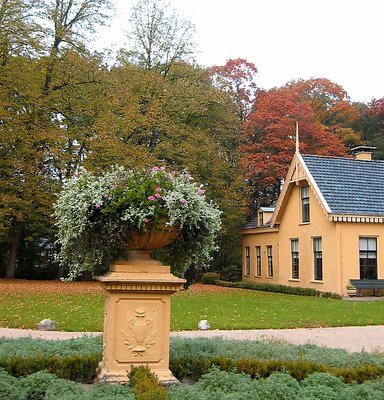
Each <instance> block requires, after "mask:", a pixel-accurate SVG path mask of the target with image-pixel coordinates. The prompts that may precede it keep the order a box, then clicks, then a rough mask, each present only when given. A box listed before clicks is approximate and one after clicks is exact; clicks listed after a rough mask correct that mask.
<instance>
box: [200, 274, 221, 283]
mask: <svg viewBox="0 0 384 400" xmlns="http://www.w3.org/2000/svg"><path fill="white" fill-rule="evenodd" d="M219 279H220V274H218V273H217V272H205V273H204V274H203V275H201V278H200V280H201V283H205V284H207V285H215V284H216V282H217V281H218V280H219Z"/></svg>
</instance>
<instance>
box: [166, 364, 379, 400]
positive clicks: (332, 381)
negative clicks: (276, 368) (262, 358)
mask: <svg viewBox="0 0 384 400" xmlns="http://www.w3.org/2000/svg"><path fill="white" fill-rule="evenodd" d="M375 383H376V382H374V383H370V382H368V383H365V384H361V385H356V384H346V383H344V382H343V381H341V380H340V379H338V378H336V377H334V376H332V375H330V374H328V373H315V374H312V375H310V376H309V377H308V378H306V379H304V380H303V381H301V382H300V381H297V380H296V379H294V378H293V377H292V376H290V375H289V374H288V373H287V372H275V373H273V374H271V375H270V376H269V378H267V379H251V378H250V377H247V376H246V375H244V374H239V373H237V372H235V371H230V372H226V371H221V370H219V369H218V368H217V367H213V368H211V369H210V371H209V372H208V373H207V374H206V375H204V376H203V377H202V378H201V379H200V380H199V381H198V382H197V383H196V384H195V385H192V386H191V385H180V386H175V387H172V388H171V389H170V393H171V396H172V399H173V400H190V399H194V400H206V399H212V400H213V399H215V400H216V399H220V400H265V399H271V400H288V399H289V400H295V399H297V400H299V399H305V400H360V399H367V400H368V399H369V400H370V399H372V400H376V399H381V398H383V391H382V383H380V384H376V385H375Z"/></svg>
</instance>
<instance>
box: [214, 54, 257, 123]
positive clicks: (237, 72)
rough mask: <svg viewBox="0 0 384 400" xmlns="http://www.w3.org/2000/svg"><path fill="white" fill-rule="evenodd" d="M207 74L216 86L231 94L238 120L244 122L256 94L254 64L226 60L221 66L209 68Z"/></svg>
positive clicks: (243, 60)
mask: <svg viewBox="0 0 384 400" xmlns="http://www.w3.org/2000/svg"><path fill="white" fill-rule="evenodd" d="M209 72H210V75H211V78H212V80H213V82H214V83H215V84H216V85H217V86H219V87H221V88H222V89H224V90H225V91H227V92H228V93H230V94H232V96H233V98H234V101H235V104H236V107H237V110H238V111H237V113H238V115H239V118H240V120H241V121H245V120H246V119H247V117H248V115H249V112H250V111H251V109H252V104H253V101H254V99H255V94H256V92H257V85H256V82H255V79H256V75H257V73H258V71H257V68H256V66H255V64H253V63H251V62H248V61H247V60H245V59H244V58H236V59H234V60H228V61H227V62H226V64H225V65H223V66H213V67H211V68H210V71H209Z"/></svg>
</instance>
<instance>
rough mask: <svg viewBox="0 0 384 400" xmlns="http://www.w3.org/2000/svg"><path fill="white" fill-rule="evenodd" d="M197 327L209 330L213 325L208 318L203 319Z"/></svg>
mask: <svg viewBox="0 0 384 400" xmlns="http://www.w3.org/2000/svg"><path fill="white" fill-rule="evenodd" d="M197 327H198V328H199V330H201V331H208V330H209V328H210V327H211V325H210V324H209V322H208V321H207V320H206V319H202V320H201V321H200V322H199V324H198V325H197Z"/></svg>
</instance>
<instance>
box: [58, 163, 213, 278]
mask: <svg viewBox="0 0 384 400" xmlns="http://www.w3.org/2000/svg"><path fill="white" fill-rule="evenodd" d="M220 214H221V212H220V211H219V210H218V209H217V207H216V206H215V205H214V204H213V203H212V202H209V201H207V199H206V197H205V193H204V190H203V189H202V186H201V185H200V186H199V185H198V184H196V183H195V182H194V181H193V178H192V177H191V176H190V175H189V174H188V173H186V172H183V173H176V172H174V171H172V172H168V171H166V170H165V168H164V167H153V168H152V169H150V170H142V171H134V170H126V169H124V168H123V167H114V168H112V169H111V170H110V171H108V172H106V173H104V174H102V175H95V174H92V173H90V172H88V171H86V170H82V171H81V173H80V174H79V175H78V176H76V177H74V178H72V179H70V180H68V181H67V183H66V184H65V186H64V188H63V190H62V192H61V193H60V195H59V197H58V199H57V201H56V203H55V217H56V220H57V225H58V230H59V233H58V243H59V244H60V246H61V252H60V254H59V261H60V263H62V264H63V265H65V266H67V267H68V268H69V278H71V279H73V278H75V277H76V276H78V275H79V274H80V273H82V272H83V271H86V270H89V271H92V272H97V273H99V272H100V271H101V269H102V268H103V267H104V268H105V267H107V266H108V265H109V264H110V263H111V262H113V261H115V260H116V259H117V258H120V257H124V255H125V254H124V253H125V250H126V247H127V243H128V241H129V240H130V238H131V237H132V235H134V234H137V233H145V232H149V231H153V230H162V229H172V228H174V229H178V230H180V235H179V237H178V239H177V240H176V241H175V242H174V243H172V244H170V245H169V246H168V247H169V248H170V252H171V253H172V255H173V261H174V263H175V264H173V266H174V267H175V271H174V272H175V273H180V274H182V273H183V272H184V271H185V270H186V269H187V268H188V267H189V266H191V265H206V264H207V263H208V262H209V260H210V253H211V252H212V251H213V250H215V249H216V245H215V237H216V235H217V233H218V232H219V230H220V227H221V221H220ZM175 256H176V258H175Z"/></svg>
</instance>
